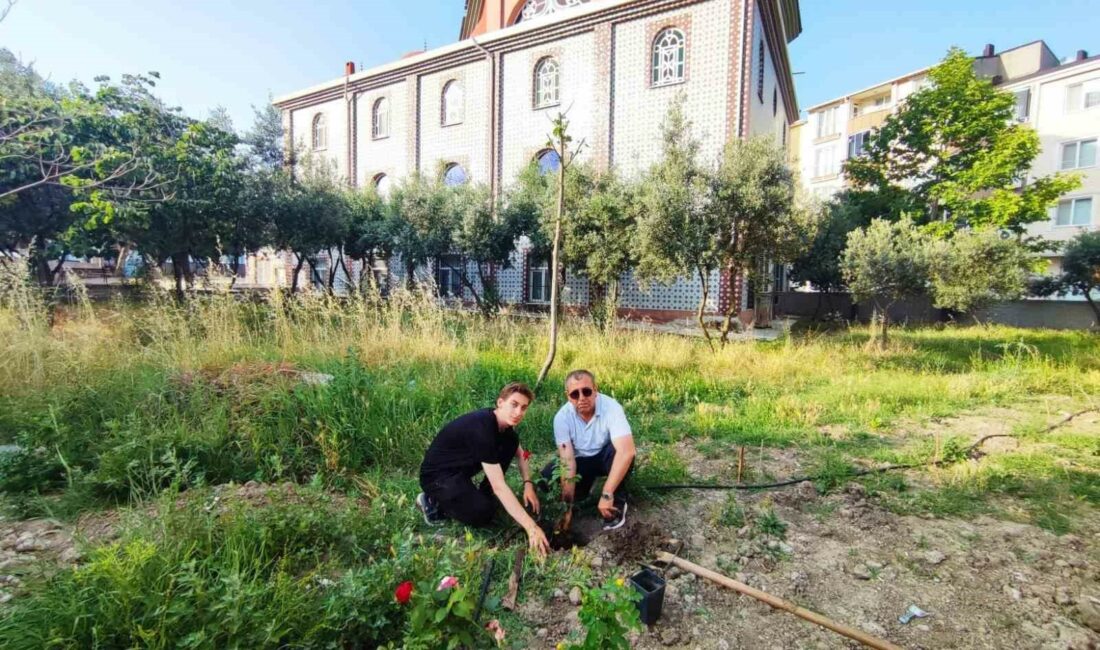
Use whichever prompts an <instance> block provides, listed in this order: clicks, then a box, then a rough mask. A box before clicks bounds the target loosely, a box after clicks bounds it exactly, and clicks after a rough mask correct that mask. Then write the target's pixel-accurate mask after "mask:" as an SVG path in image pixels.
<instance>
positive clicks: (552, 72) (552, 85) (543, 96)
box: [535, 57, 561, 108]
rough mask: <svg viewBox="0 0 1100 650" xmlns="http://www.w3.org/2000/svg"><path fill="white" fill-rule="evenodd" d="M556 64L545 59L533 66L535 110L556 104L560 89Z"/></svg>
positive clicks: (550, 59)
mask: <svg viewBox="0 0 1100 650" xmlns="http://www.w3.org/2000/svg"><path fill="white" fill-rule="evenodd" d="M558 75H559V73H558V62H557V61H555V60H554V59H552V58H551V57H546V58H544V59H543V60H541V61H539V62H538V65H536V66H535V108H546V107H547V106H556V105H557V104H558V89H559V88H560V87H561V84H560V78H559V76H558Z"/></svg>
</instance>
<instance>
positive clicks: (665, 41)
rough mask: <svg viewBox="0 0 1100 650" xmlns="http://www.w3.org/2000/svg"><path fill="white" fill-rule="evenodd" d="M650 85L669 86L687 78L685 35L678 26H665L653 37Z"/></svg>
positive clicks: (656, 86) (655, 86)
mask: <svg viewBox="0 0 1100 650" xmlns="http://www.w3.org/2000/svg"><path fill="white" fill-rule="evenodd" d="M650 54H651V56H650V75H649V81H650V87H651V88H659V87H661V86H671V85H674V84H678V83H683V82H684V79H686V78H687V37H686V36H684V32H683V30H681V29H680V28H679V27H666V28H664V29H662V30H661V31H659V32H657V36H655V37H654V38H653V47H652V49H651V52H650Z"/></svg>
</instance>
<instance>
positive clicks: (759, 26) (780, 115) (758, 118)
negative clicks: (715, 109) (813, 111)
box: [746, 3, 787, 144]
mask: <svg viewBox="0 0 1100 650" xmlns="http://www.w3.org/2000/svg"><path fill="white" fill-rule="evenodd" d="M756 4H757V5H759V3H756ZM752 35H753V36H752V40H753V43H752V64H751V67H752V73H751V75H750V77H749V80H750V81H749V88H748V91H749V92H748V96H747V97H746V99H747V101H748V102H749V131H748V134H749V136H750V137H752V136H759V135H771V136H773V137H774V138H775V142H776V144H779V142H780V141H781V140H782V138H783V124H784V123H785V122H786V121H787V113H786V104H785V102H784V101H783V93H781V92H779V88H778V83H779V78H778V75H777V74H776V69H775V61H774V60H773V58H772V51H771V47H772V44H771V43H769V42H768V39H767V34H766V33H765V31H764V23H763V22H762V21H761V20H760V11H754V12H753V28H752ZM761 42H763V43H764V75H763V77H764V82H763V92H762V93H757V89H758V88H759V87H760V83H759V82H760V76H761V75H760V44H761ZM773 97H774V98H775V103H774V109H773V103H772V98H773Z"/></svg>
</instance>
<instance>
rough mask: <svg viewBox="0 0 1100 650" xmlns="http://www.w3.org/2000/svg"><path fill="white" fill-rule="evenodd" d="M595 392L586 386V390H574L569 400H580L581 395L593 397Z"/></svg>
mask: <svg viewBox="0 0 1100 650" xmlns="http://www.w3.org/2000/svg"><path fill="white" fill-rule="evenodd" d="M593 392H594V391H593V390H592V389H591V388H589V387H588V386H585V387H584V388H574V389H573V392H571V393H569V399H580V398H581V395H584V396H585V397H592V393H593Z"/></svg>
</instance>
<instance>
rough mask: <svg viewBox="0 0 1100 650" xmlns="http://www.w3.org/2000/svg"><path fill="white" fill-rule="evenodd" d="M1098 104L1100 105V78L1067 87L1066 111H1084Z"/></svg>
mask: <svg viewBox="0 0 1100 650" xmlns="http://www.w3.org/2000/svg"><path fill="white" fill-rule="evenodd" d="M1097 106H1100V79H1091V80H1089V81H1085V82H1082V83H1079V84H1073V85H1072V86H1067V87H1066V112H1072V111H1084V110H1088V109H1090V108H1096V107H1097Z"/></svg>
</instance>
